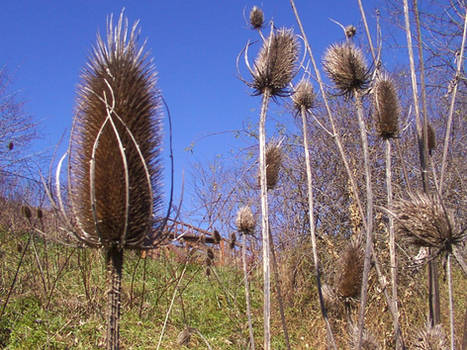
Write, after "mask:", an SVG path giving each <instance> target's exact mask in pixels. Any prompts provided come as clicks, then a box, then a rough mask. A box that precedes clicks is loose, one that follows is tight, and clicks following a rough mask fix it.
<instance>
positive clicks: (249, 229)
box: [235, 206, 255, 235]
mask: <svg viewBox="0 0 467 350" xmlns="http://www.w3.org/2000/svg"><path fill="white" fill-rule="evenodd" d="M235 224H236V225H237V229H238V231H240V232H241V233H243V234H245V235H252V234H253V233H254V232H255V218H254V217H253V213H252V212H251V209H250V207H248V206H244V207H241V208H240V209H238V212H237V220H236V222H235Z"/></svg>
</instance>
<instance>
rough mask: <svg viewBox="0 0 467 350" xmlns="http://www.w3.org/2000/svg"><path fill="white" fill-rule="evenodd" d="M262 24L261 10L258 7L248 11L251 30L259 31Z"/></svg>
mask: <svg viewBox="0 0 467 350" xmlns="http://www.w3.org/2000/svg"><path fill="white" fill-rule="evenodd" d="M263 23H264V15H263V10H261V9H260V8H259V7H258V6H253V8H252V9H251V11H250V25H251V28H253V29H261V28H262V27H263Z"/></svg>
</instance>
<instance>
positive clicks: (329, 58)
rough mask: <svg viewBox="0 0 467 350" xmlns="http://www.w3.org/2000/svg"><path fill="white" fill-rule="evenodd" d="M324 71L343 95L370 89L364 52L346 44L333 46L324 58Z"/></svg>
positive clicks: (348, 43) (350, 44)
mask: <svg viewBox="0 0 467 350" xmlns="http://www.w3.org/2000/svg"><path fill="white" fill-rule="evenodd" d="M323 65H324V70H325V71H326V73H327V74H328V76H329V78H330V79H331V80H332V81H333V82H334V84H335V85H336V88H337V89H338V90H339V91H340V92H341V94H342V95H346V96H352V95H353V94H354V92H355V91H357V90H363V89H366V88H367V87H368V84H369V82H370V74H369V70H368V68H367V64H366V61H365V58H364V56H363V52H362V50H360V49H359V48H357V47H356V46H355V45H354V44H352V43H350V42H346V43H343V44H333V45H331V46H330V47H329V48H328V49H327V50H326V53H325V55H324V58H323Z"/></svg>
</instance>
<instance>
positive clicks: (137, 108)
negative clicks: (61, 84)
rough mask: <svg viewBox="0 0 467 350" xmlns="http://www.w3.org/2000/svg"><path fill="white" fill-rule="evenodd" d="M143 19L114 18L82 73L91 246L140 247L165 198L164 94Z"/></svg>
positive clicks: (80, 115) (80, 168)
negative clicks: (142, 39) (141, 39)
mask: <svg viewBox="0 0 467 350" xmlns="http://www.w3.org/2000/svg"><path fill="white" fill-rule="evenodd" d="M138 34H139V29H138V23H137V22H136V23H135V24H134V25H133V27H132V28H131V29H130V31H129V30H128V21H127V19H126V18H124V16H123V12H122V13H121V15H120V18H119V20H118V23H116V24H115V26H114V25H113V21H112V16H111V17H110V19H109V20H108V23H107V35H106V37H105V39H103V38H101V36H100V35H99V34H98V36H97V44H96V46H95V47H94V49H93V51H92V54H91V57H90V58H89V61H88V63H87V65H86V66H85V67H84V69H83V71H82V74H81V82H80V85H79V87H78V96H77V106H76V110H75V115H74V121H73V124H74V127H73V130H72V135H71V141H70V166H71V171H70V182H71V199H72V203H73V212H74V215H75V218H76V220H77V222H78V226H79V229H80V232H79V233H78V234H79V235H80V236H81V238H82V240H83V241H84V242H86V243H87V244H88V245H90V246H94V247H99V246H109V245H113V244H116V243H117V244H119V245H120V247H138V246H140V245H141V244H143V240H144V239H145V238H146V236H147V234H148V233H149V232H151V231H152V230H153V228H154V219H153V218H154V215H155V214H156V213H157V210H158V209H159V208H160V205H161V195H160V191H159V189H160V177H161V164H160V161H159V159H158V158H159V154H160V149H161V123H160V116H159V109H160V107H161V102H160V101H161V100H160V94H159V92H158V90H157V89H156V72H155V71H154V67H153V65H152V63H151V61H150V60H148V58H147V53H145V50H144V45H143V46H138V43H137V40H138Z"/></svg>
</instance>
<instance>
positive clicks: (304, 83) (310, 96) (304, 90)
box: [292, 79, 316, 113]
mask: <svg viewBox="0 0 467 350" xmlns="http://www.w3.org/2000/svg"><path fill="white" fill-rule="evenodd" d="M315 100H316V96H315V93H314V91H313V86H312V85H311V82H310V81H309V80H308V79H301V80H300V82H299V83H298V84H297V85H296V86H295V88H294V93H293V95H292V102H293V105H294V108H295V110H296V111H297V112H298V113H301V111H302V109H304V110H305V112H308V111H309V110H311V109H312V108H313V107H314V105H315Z"/></svg>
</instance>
